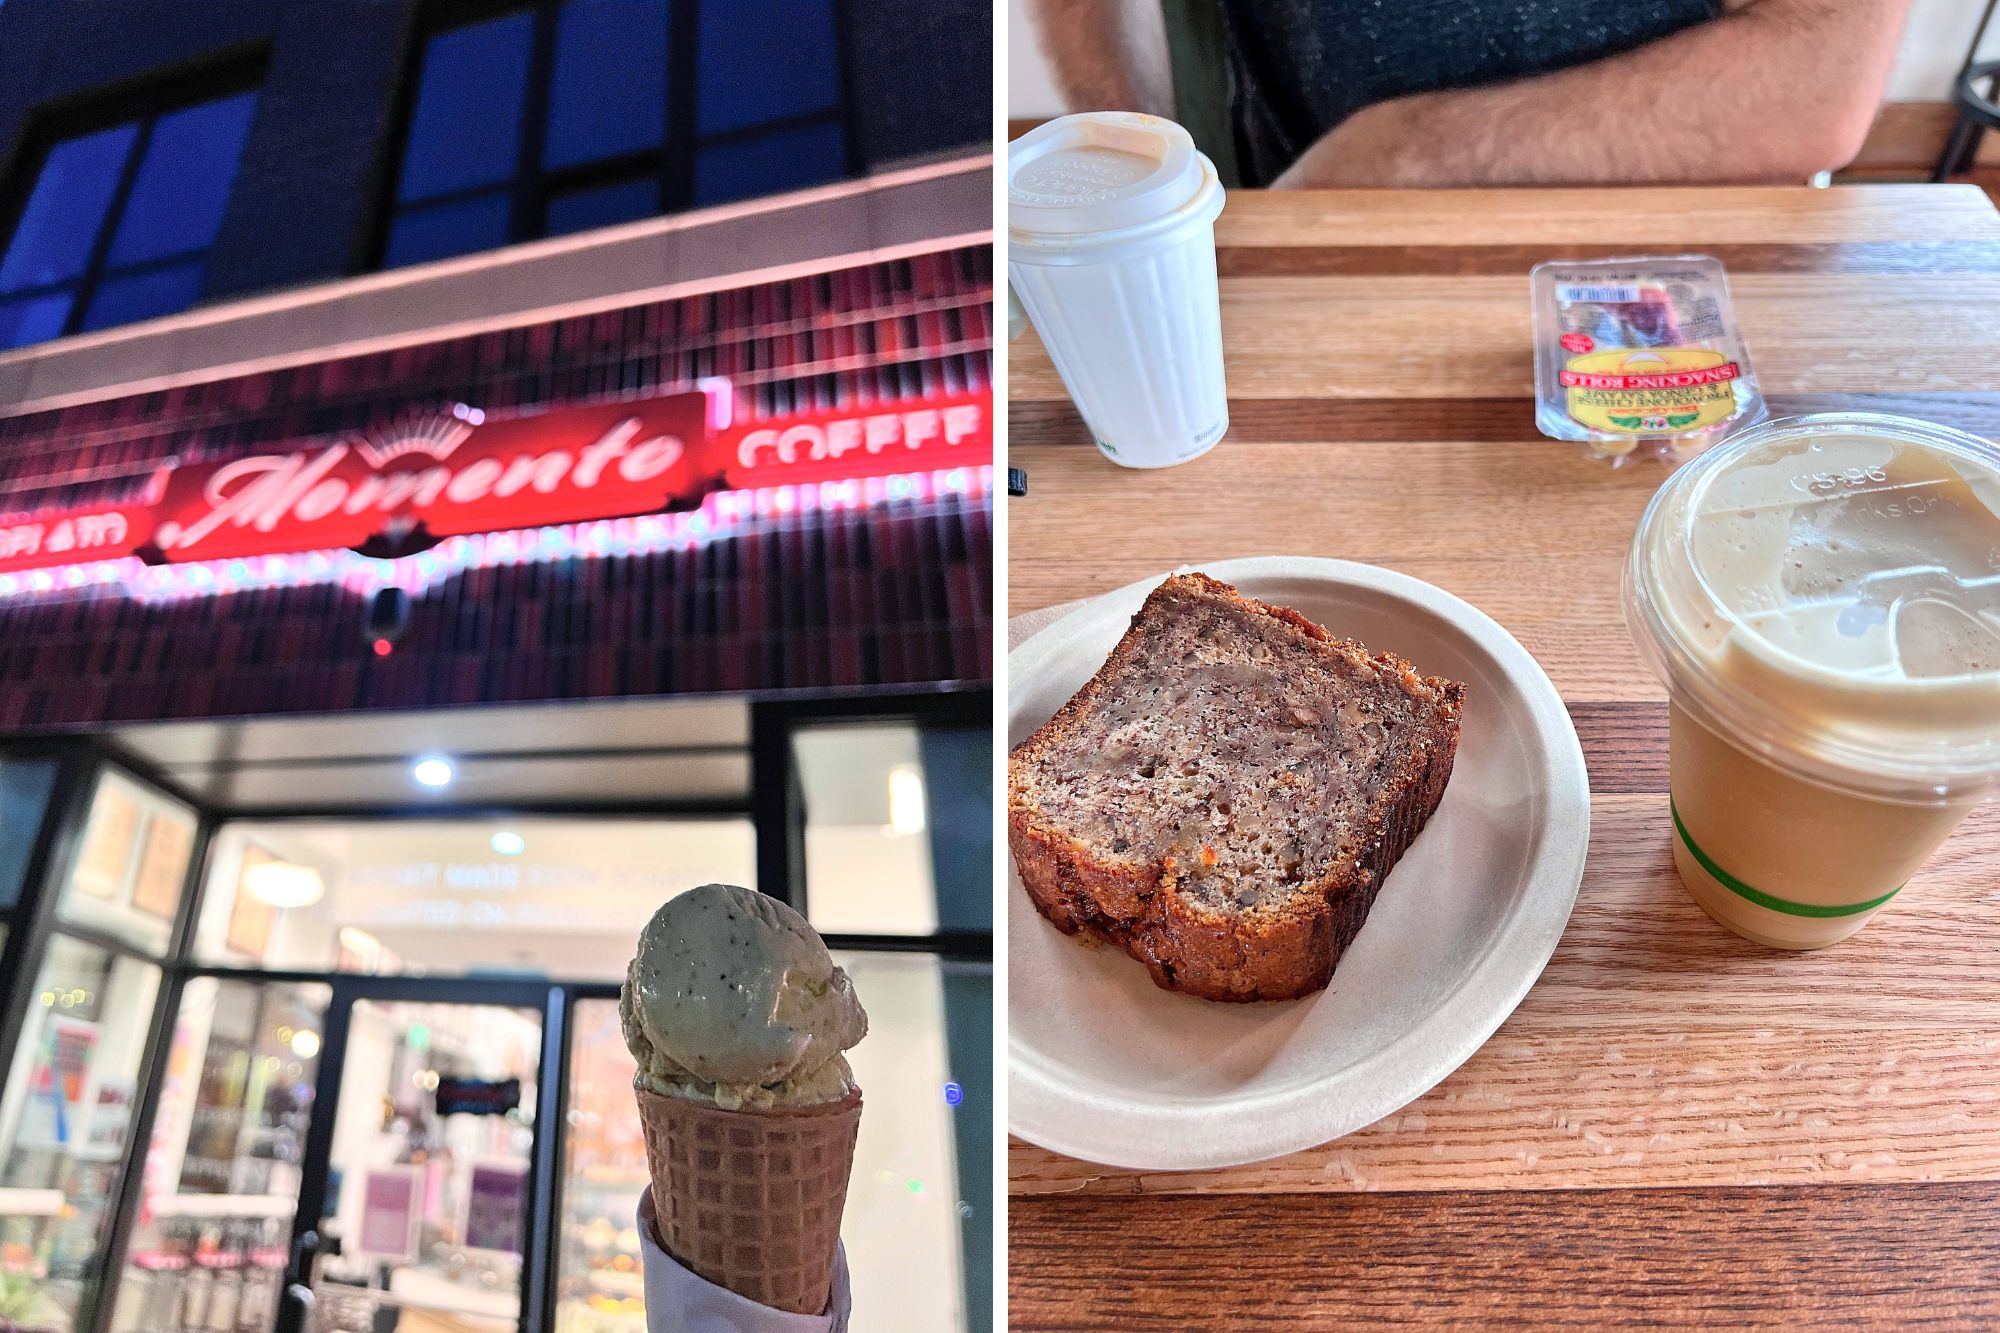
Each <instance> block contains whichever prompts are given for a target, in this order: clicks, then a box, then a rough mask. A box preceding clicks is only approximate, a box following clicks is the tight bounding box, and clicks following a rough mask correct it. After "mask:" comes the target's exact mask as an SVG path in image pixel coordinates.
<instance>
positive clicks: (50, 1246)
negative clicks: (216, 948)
mask: <svg viewBox="0 0 2000 1333" xmlns="http://www.w3.org/2000/svg"><path fill="white" fill-rule="evenodd" d="M159 988H160V969H159V968H157V967H155V966H154V965H153V964H151V963H147V962H143V961H141V960H139V959H136V958H130V957H126V956H123V955H119V954H114V953H111V952H110V951H109V950H105V949H100V948H98V947H96V946H95V945H90V944H85V943H83V942H82V941H80V940H74V939H70V938H68V937H67V936H63V935H57V936H55V937H54V938H52V939H51V940H50V941H49V948H48V952H47V954H46V955H45V957H44V961H43V964H42V969H41V971H40V972H39V973H38V974H37V976H36V978H35V990H34V995H33V999H32V1000H31V1002H30V1004H29V1007H28V1015H27V1022H26V1025H25V1027H24V1030H23V1032H22V1036H21V1044H20V1046H19V1047H17V1048H16V1049H15V1051H14V1052H13V1059H12V1061H11V1062H10V1065H9V1067H8V1070H7V1080H6V1085H5V1092H4V1094H0V1192H4V1196H5V1198H6V1206H5V1207H4V1208H0V1270H4V1271H7V1272H10V1273H14V1274H18V1275H23V1276H24V1277H25V1279H26V1282H25V1285H27V1286H29V1287H32V1288H33V1289H34V1290H35V1291H37V1292H39V1294H40V1296H41V1298H42V1300H41V1304H42V1305H43V1306H44V1307H45V1310H44V1313H43V1315H42V1316H41V1317H40V1318H39V1321H38V1326H37V1327H38V1330H42V1329H45V1330H47V1333H73V1330H76V1329H78V1328H80V1327H82V1325H81V1323H80V1322H79V1321H80V1318H81V1316H82V1315H83V1313H84V1312H85V1310H86V1309H87V1307H88V1306H89V1304H90V1303H91V1302H92V1301H93V1300H94V1299H95V1293H96V1291H97V1289H98V1287H99V1285H100V1283H101V1282H102V1274H103V1264H104V1256H103V1254H102V1252H101V1250H100V1245H101V1243H102V1240H103V1237H104V1234H105V1232H104V1228H105V1224H106V1222H107V1220H108V1218H109V1215H110V1211H111V1209H112V1208H113V1207H114V1206H115V1204H116V1201H117V1189H118V1180H119V1172H120V1169H121V1163H122V1159H123V1157H124V1155H125V1150H126V1146H127V1139H128V1137H129V1136H130V1133H131V1127H132V1119H133V1116H134V1114H135V1112H136V1110H137V1099H138V1077H139V1065H140V1061H141V1059H142V1058H143V1056H144V1053H145V1045H146V1035H147V1031H148V1029H149V1028H150V1026H151V1024H152V1020H153V1002H154V1000H155V998H156V997H157V995H158V993H159Z"/></svg>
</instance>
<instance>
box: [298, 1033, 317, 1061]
mask: <svg viewBox="0 0 2000 1333" xmlns="http://www.w3.org/2000/svg"><path fill="white" fill-rule="evenodd" d="M292 1054H293V1055H296V1056H298V1057H299V1059H301V1060H310V1059H312V1058H313V1057H314V1056H315V1055H318V1054H319V1033H317V1032H313V1031H311V1030H309V1029H307V1028H300V1029H299V1030H298V1031H297V1032H294V1033H293V1034H292Z"/></svg>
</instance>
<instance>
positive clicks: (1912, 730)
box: [1625, 413, 2000, 949]
mask: <svg viewBox="0 0 2000 1333" xmlns="http://www.w3.org/2000/svg"><path fill="white" fill-rule="evenodd" d="M1625 612H1626V619H1627V622H1628V624H1629V625H1630V627H1631V630H1632V633H1633V636H1634V638H1635V639H1636V640H1637V641H1638V644H1639V648H1640V651H1641V653H1642V654H1643V655H1644V656H1645V657H1646V658H1647V659H1648V661H1649V662H1650V664H1651V665H1652V667H1653V669H1654V671H1655V672H1657V673H1658V675H1659V676H1660V679H1661V680H1662V681H1664V682H1665V684H1666V687H1667V693H1668V696H1669V698H1670V699H1671V710H1670V721H1669V725H1670V729H1671V737H1670V747H1671V752H1672V753H1671V763H1672V773H1671V779H1670V780H1671V785H1672V793H1673V795H1672V801H1671V808H1670V817H1671V819H1672V822H1673V847H1674V860H1675V864H1676V865H1677V866H1678V868H1679V870H1680V875H1681V880H1682V882H1683V883H1684V884H1685V885H1686V886H1687V889H1688V892H1689V893H1690V894H1691V895H1693V897H1694V899H1695V901H1696V902H1697V903H1698V904H1700V905H1701V907H1702V908H1703V909H1704V910H1705V911H1707V912H1708V914H1709V915H1710V916H1712V917H1714V918H1715V919H1716V920H1717V921H1719V922H1721V923H1722V924H1723V925H1725V926H1727V927H1729V929H1731V930H1733V931H1735V932H1736V933H1737V934H1739V935H1743V936H1745V937H1746V938H1749V939H1752V940H1756V941H1757V942H1759V943H1761V944H1767V945H1772V946H1775V947H1778V948H1786V949H1815V948H1821V947H1824V946H1826V945H1829V944H1832V943H1834V942H1836V941H1838V940H1841V939H1845V938H1846V937H1847V936H1849V935H1851V934H1853V933H1854V932H1855V931H1857V930H1859V929H1860V928H1861V927H1862V926H1863V925H1864V924H1866V923H1867V921H1868V920H1869V918H1871V917H1872V916H1873V915H1874V914H1875V913H1876V912H1878V911H1880V910H1881V909H1882V908H1883V907H1884V906H1885V905H1886V904H1887V903H1889V902H1890V901H1891V900H1892V899H1894V898H1895V896H1896V894H1897V893H1898V892H1899V891H1900V890H1901V889H1902V887H1903V885H1904V884H1905V883H1906V882H1907V881H1908V880H1909V879H1910V877H1911V875H1912V874H1914V873H1915V872H1916V871H1917V869H1918V868H1919V867H1921V866H1922V865H1923V863H1924V862H1925V861H1926V860H1928V859H1929V858H1930V855H1931V853H1932V852H1933V851H1935V850H1936V849H1937V847H1938V845H1939V844H1940V843H1941V842H1943V841H1944V839H1945V837H1946V836H1947V835H1949V834H1950V832H1951V831H1952V829H1954V828H1956V827H1957V826H1958V824H1959V822H1960V821H1961V820H1962V819H1964V817H1965V816H1966V814H1967V813H1968V812H1969V811H1970V810H1971V809H1972V808H1973V807H1974V806H1975V805H1977V804H1978V803H1979V801H1980V800H1981V799H1982V798H1983V797H1984V796H1985V795H1986V793H1987V792H1988V791H1989V790H1990V789H1991V788H1992V787H1993V785H1994V783H1995V781H1996V778H2000V448H1995V446H1994V445H1992V444H1990V443H1988V442H1987V441H1985V440H1981V439H1978V438H1976V437H1974V436H1971V435H1967V434H1964V433H1962V432H1960V431H1954V430H1948V429H1945V428H1943V427H1940V426H1933V425H1928V424H1926V423H1923V422H1919V421H1909V420H1905V419H1901V418H1897V417H1888V416H1875V415H1869V414H1863V413H1851V414H1847V413H1843V414H1829V415H1823V416H1803V417H1787V418H1783V419H1780V420H1776V421H1770V422H1766V423H1765V424H1763V425H1761V426H1757V427H1753V428H1752V429H1750V430H1748V431H1745V432H1743V433H1741V434H1739V435H1737V436H1734V437H1733V438H1731V439H1730V440H1729V441H1727V442H1726V443H1724V444H1722V445H1719V446H1717V447H1716V448H1714V449H1712V450H1710V451H1709V452H1708V453H1706V454H1704V455H1702V456H1701V457H1700V458H1699V459H1697V460H1695V461H1694V462H1692V463H1690V464H1688V465H1687V466H1686V467H1684V468H1682V469H1681V470H1680V471H1678V472H1676V473H1674V474H1673V476H1671V477H1670V478H1668V480H1667V481H1666V483H1665V484H1664V485H1662V486H1661V488H1660V490H1659V493H1658V494H1657V495H1655V496H1654V498H1653V502H1652V504H1651V505H1650V506H1649V507H1648V508H1647V510H1646V514H1645V517H1644V518H1642V519H1641V520H1640V522H1639V528H1638V532H1637V533H1636V534H1635V536H1634V538H1633V542H1632V551H1631V557H1630V559H1629V560H1628V561H1627V564H1626V569H1625Z"/></svg>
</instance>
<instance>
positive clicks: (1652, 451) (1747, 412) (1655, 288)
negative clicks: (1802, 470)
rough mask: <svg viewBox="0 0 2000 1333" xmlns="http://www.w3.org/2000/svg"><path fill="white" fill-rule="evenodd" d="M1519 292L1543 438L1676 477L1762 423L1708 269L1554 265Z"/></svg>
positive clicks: (1536, 272)
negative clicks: (1644, 462)
mask: <svg viewBox="0 0 2000 1333" xmlns="http://www.w3.org/2000/svg"><path fill="white" fill-rule="evenodd" d="M1528 281H1529V290H1530V293H1531V295H1532V299H1533V302H1534V322H1535V425H1536V426H1537V427H1538V428H1540V430H1541V432H1542V434H1544V435H1549V436H1553V437H1554V438H1556V439H1559V440H1575V441H1577V442H1578V443H1579V445H1580V446H1581V447H1582V451H1583V454H1584V456H1585V457H1587V458H1595V459H1598V460H1600V461H1602V462H1606V463H1609V464H1610V465H1611V466H1613V467H1623V466H1624V465H1625V464H1627V463H1630V462H1632V461H1634V460H1636V459H1640V458H1646V457H1653V458H1658V459H1659V460H1660V461H1662V462H1663V463H1665V464H1666V465H1667V466H1668V467H1675V466H1678V465H1679V464H1680V463H1683V462H1685V461H1686V460H1688V459H1689V458H1692V457H1694V456H1695V455H1696V454H1698V453H1700V452H1701V451H1702V450H1704V449H1706V448H1708V447H1709V446H1710V445H1712V444H1715V443H1717V442H1718V441H1720V440H1723V439H1725V438H1726V437H1728V436H1729V435H1730V434H1731V433H1732V432H1734V431H1737V430H1740V429H1741V428H1743V427H1744V426H1748V425H1750V424H1751V423H1753V422H1756V421H1759V420H1761V419H1762V418H1763V417H1764V415H1765V405H1764V395H1763V393H1762V392H1760V391H1759V389H1758V387H1757V374H1756V372H1755V371H1754V370H1752V369H1751V366H1750V353H1749V349H1748V348H1747V347H1746V346H1745V345H1744V342H1743V330H1742V328H1741V327H1740V326H1739V325H1738V324H1737V322H1736V310H1735V308H1734V307H1733V306H1732V305H1731V304H1730V301H1729V282H1728V279H1727V278H1726V277H1725V276H1724V274H1723V271H1722V265H1721V264H1720V263H1719V262H1717V261H1716V260H1714V259H1711V258H1709V257H1708V256H1707V255H1668V256H1638V257H1634V258H1630V259H1590V260H1567V259H1554V260H1550V261H1549V262H1547V263H1544V264H1537V265H1535V267H1534V269H1533V270H1532V271H1531V272H1530V273H1529V275H1528Z"/></svg>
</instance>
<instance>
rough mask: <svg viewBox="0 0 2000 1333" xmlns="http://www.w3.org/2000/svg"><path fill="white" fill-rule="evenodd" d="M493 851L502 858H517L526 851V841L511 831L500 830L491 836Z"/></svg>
mask: <svg viewBox="0 0 2000 1333" xmlns="http://www.w3.org/2000/svg"><path fill="white" fill-rule="evenodd" d="M493 850H494V851H496V852H498V853H500V855H502V856H519V855H520V854H521V853H522V852H525V851H527V850H528V840H527V839H526V838H524V837H522V836H521V835H520V834H518V833H516V832H514V831H513V830H512V829H501V830H500V831H499V832H498V833H496V834H494V835H493Z"/></svg>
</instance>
